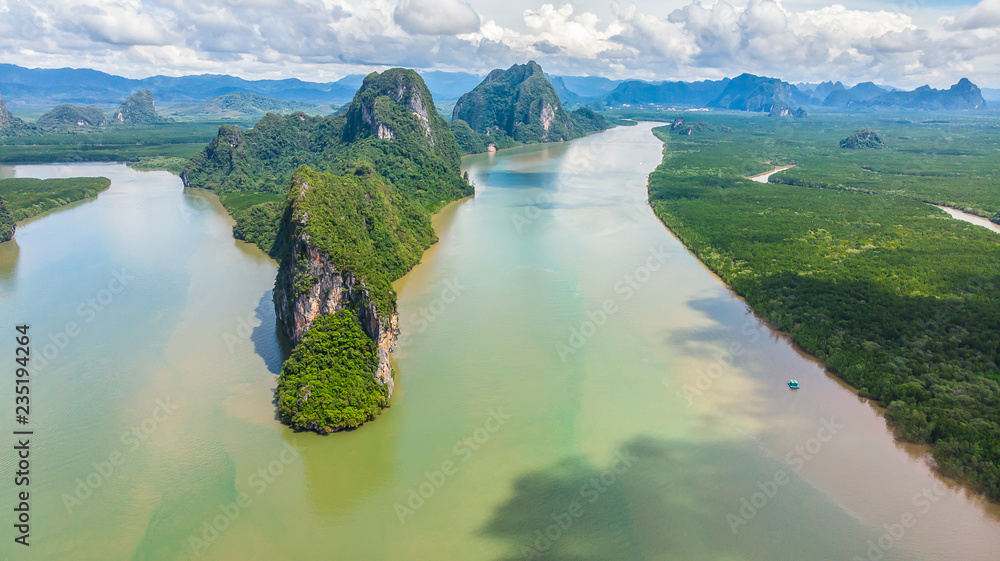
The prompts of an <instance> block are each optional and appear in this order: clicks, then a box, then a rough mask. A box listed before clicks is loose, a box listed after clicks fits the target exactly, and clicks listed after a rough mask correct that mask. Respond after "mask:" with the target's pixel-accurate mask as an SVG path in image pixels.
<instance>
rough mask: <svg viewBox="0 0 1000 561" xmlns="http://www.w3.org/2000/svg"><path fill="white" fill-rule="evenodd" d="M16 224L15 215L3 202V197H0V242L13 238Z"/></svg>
mask: <svg viewBox="0 0 1000 561" xmlns="http://www.w3.org/2000/svg"><path fill="white" fill-rule="evenodd" d="M16 226H17V225H16V223H15V221H14V217H13V216H11V215H10V211H8V210H7V205H6V204H5V203H4V202H3V198H2V197H0V242H6V241H9V240H10V239H11V238H13V237H14V229H15V228H16Z"/></svg>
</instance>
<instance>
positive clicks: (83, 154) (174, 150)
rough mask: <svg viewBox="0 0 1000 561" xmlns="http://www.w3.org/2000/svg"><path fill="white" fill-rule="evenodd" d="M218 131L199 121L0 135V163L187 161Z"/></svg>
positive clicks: (216, 127)
mask: <svg viewBox="0 0 1000 561" xmlns="http://www.w3.org/2000/svg"><path fill="white" fill-rule="evenodd" d="M218 128H219V123H218V122H215V123H211V122H199V123H171V124H160V125H149V126H136V127H114V128H107V129H101V130H90V131H89V132H83V131H81V132H49V133H47V134H30V135H21V136H9V137H4V136H2V135H0V163H19V164H28V163H48V162H137V161H140V160H142V159H144V158H145V159H155V158H183V159H184V160H185V161H186V160H187V159H188V158H190V157H191V156H193V155H195V154H197V153H198V152H200V151H201V150H203V149H204V148H205V144H206V143H208V142H209V141H210V140H212V138H214V137H215V135H216V132H217V131H218ZM156 169H163V168H162V167H158V168H156Z"/></svg>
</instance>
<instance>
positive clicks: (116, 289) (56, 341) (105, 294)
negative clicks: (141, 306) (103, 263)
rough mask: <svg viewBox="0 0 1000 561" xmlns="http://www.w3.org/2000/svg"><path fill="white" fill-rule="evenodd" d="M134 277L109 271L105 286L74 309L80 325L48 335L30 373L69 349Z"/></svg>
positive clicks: (125, 270) (47, 364)
mask: <svg viewBox="0 0 1000 561" xmlns="http://www.w3.org/2000/svg"><path fill="white" fill-rule="evenodd" d="M135 279H136V277H135V276H134V275H131V274H129V272H128V269H127V268H126V267H122V269H121V270H120V271H111V279H110V280H109V281H108V283H107V286H106V287H104V288H102V289H100V290H98V291H97V292H95V293H94V294H93V295H92V296H89V297H88V298H86V299H84V301H83V302H80V304H79V305H78V306H77V307H76V315H77V316H78V317H79V318H80V323H77V322H75V321H69V322H66V325H64V326H63V328H62V329H61V330H58V331H56V332H55V333H49V334H48V340H49V342H48V343H45V344H44V345H42V348H41V349H40V350H39V352H38V354H36V355H34V357H33V360H32V367H31V370H32V372H42V371H44V370H45V369H46V368H48V366H49V365H50V364H51V363H52V361H54V360H55V359H56V357H58V356H59V354H60V353H62V352H63V351H64V350H66V348H67V347H69V344H70V343H71V342H72V341H73V339H75V338H76V337H79V336H80V334H81V333H83V330H82V329H81V328H82V327H83V326H85V325H90V324H91V323H94V320H96V319H97V316H98V314H100V313H101V312H103V311H104V310H106V309H107V308H108V307H109V306H110V305H111V304H112V303H113V302H114V301H115V297H116V296H118V295H119V294H121V293H122V292H124V291H125V289H126V288H127V287H128V286H129V285H130V284H131V283H132V282H134V281H135Z"/></svg>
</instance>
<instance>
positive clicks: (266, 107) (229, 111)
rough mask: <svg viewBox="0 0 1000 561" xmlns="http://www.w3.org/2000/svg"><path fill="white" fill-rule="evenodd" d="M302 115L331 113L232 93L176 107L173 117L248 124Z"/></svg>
mask: <svg viewBox="0 0 1000 561" xmlns="http://www.w3.org/2000/svg"><path fill="white" fill-rule="evenodd" d="M296 111H301V112H303V113H307V114H309V115H322V114H323V113H330V111H329V109H324V108H322V107H320V106H319V105H313V104H311V103H302V102H298V101H288V100H285V99H277V98H273V97H267V96H263V95H260V94H255V93H251V92H229V93H227V94H223V95H220V96H218V97H214V98H212V99H210V100H208V101H205V102H203V103H196V104H193V105H186V106H179V107H175V108H174V109H173V110H172V112H171V114H173V115H177V116H186V117H207V118H217V119H236V120H249V119H259V118H261V117H263V116H264V115H266V114H268V113H277V114H279V115H287V114H289V113H295V112H296Z"/></svg>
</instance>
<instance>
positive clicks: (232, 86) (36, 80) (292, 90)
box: [0, 64, 364, 107]
mask: <svg viewBox="0 0 1000 561" xmlns="http://www.w3.org/2000/svg"><path fill="white" fill-rule="evenodd" d="M363 78H364V76H360V75H351V76H346V77H344V78H341V79H340V80H337V81H336V82H326V83H318V82H305V81H302V80H298V79H294V78H292V79H286V80H244V79H243V78H237V77H235V76H227V75H218V74H203V75H198V76H179V77H173V76H152V77H150V78H144V79H131V78H123V77H121V76H114V75H112V74H107V73H105V72H100V71H97V70H90V69H74V68H60V69H39V68H24V67H21V66H16V65H13V64H0V86H2V87H3V89H4V91H5V92H6V93H7V94H8V97H9V98H11V99H18V100H19V101H21V102H22V103H24V104H25V105H30V106H33V107H46V106H48V107H51V106H53V105H58V104H65V103H71V104H77V105H82V104H102V105H110V104H116V103H119V102H120V101H121V100H122V99H125V98H126V97H128V96H129V95H131V94H132V93H133V92H135V91H137V90H141V89H147V90H149V91H150V92H152V93H153V95H155V96H156V99H157V100H159V101H160V102H161V103H166V104H175V103H195V102H201V101H207V100H209V99H212V98H214V97H218V96H220V95H223V94H226V93H229V92H232V91H246V92H251V93H256V94H260V95H264V96H269V97H277V98H280V99H287V100H290V101H299V102H304V103H337V104H342V103H344V102H347V101H349V100H350V99H351V98H352V97H353V96H354V92H355V91H356V90H357V88H358V86H360V85H361V80H362V79H363Z"/></svg>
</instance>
